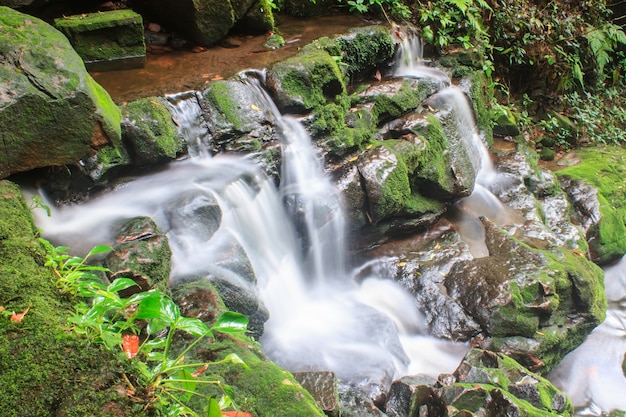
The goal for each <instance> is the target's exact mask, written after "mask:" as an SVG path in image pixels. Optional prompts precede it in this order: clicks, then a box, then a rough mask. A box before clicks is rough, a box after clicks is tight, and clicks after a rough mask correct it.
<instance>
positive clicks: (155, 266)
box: [103, 217, 172, 291]
mask: <svg viewBox="0 0 626 417" xmlns="http://www.w3.org/2000/svg"><path fill="white" fill-rule="evenodd" d="M115 242H116V244H115V246H114V247H113V251H112V252H111V253H109V255H107V257H106V258H105V259H104V261H103V264H104V266H105V267H107V268H109V269H110V270H111V272H110V274H109V278H110V279H111V280H113V279H116V278H122V277H124V278H131V279H133V280H134V281H135V282H137V284H138V285H139V287H140V288H141V291H148V290H149V289H151V288H154V287H160V288H166V287H167V285H168V281H169V278H170V272H171V257H172V250H171V249H170V246H169V241H168V239H167V236H165V234H164V233H163V232H161V231H160V230H159V228H158V226H157V225H156V223H155V222H154V220H152V219H151V218H149V217H135V218H133V219H130V220H129V221H127V222H126V223H124V224H123V225H121V227H120V228H119V230H118V231H117V233H116V236H115Z"/></svg>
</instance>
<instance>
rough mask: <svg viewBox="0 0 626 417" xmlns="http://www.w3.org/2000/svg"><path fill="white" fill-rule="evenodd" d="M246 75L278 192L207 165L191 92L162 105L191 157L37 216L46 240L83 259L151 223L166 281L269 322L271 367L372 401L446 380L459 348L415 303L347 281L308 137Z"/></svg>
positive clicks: (256, 173)
mask: <svg viewBox="0 0 626 417" xmlns="http://www.w3.org/2000/svg"><path fill="white" fill-rule="evenodd" d="M248 75H249V74H248ZM248 75H247V74H241V77H240V81H242V82H243V83H244V84H246V85H248V86H249V88H251V89H253V90H254V95H255V97H258V107H263V109H264V111H266V112H269V113H271V114H272V115H273V118H274V119H275V120H273V121H272V122H273V123H274V124H275V127H276V131H277V132H278V133H279V136H281V142H282V149H283V150H282V154H283V164H282V175H281V181H280V182H281V183H280V187H279V189H278V190H277V189H276V187H275V186H274V184H273V182H272V181H271V180H269V179H268V178H267V177H266V176H265V174H264V173H263V172H262V171H261V170H260V169H259V168H258V167H256V166H254V165H253V164H252V163H251V162H250V161H248V160H246V159H245V158H238V157H237V158H236V157H228V156H223V155H217V156H214V157H211V158H208V156H210V151H209V150H208V149H207V148H208V147H209V143H208V141H209V140H210V135H209V134H208V132H206V131H205V130H204V129H203V126H204V121H203V118H202V117H201V114H200V111H199V107H198V103H197V97H196V94H195V93H183V94H181V95H177V96H171V97H168V100H169V102H170V107H171V109H172V112H173V114H174V115H175V117H176V118H177V122H178V124H179V130H180V132H181V133H183V134H186V135H188V136H187V137H186V138H187V140H188V146H189V149H190V156H191V158H190V159H187V160H182V161H176V162H174V163H172V164H170V165H169V166H168V167H167V168H165V169H164V170H163V171H162V172H160V173H156V174H152V175H150V176H148V177H143V178H138V179H135V180H134V181H131V182H128V183H126V184H124V185H122V186H120V187H118V188H117V189H116V190H114V191H112V192H110V193H107V194H105V195H102V196H101V197H98V198H95V199H92V200H91V201H88V202H86V203H84V204H81V205H78V206H71V207H63V208H59V209H56V210H54V213H53V215H52V217H51V218H39V219H38V224H39V225H40V226H41V227H42V228H43V230H45V236H46V237H47V238H49V239H50V240H52V241H53V242H55V243H59V244H64V245H69V246H70V247H72V248H73V249H75V250H76V251H77V252H79V253H83V254H84V253H85V252H86V251H87V250H88V249H89V248H90V247H92V246H93V245H95V244H99V243H110V242H111V241H112V234H113V231H114V230H113V229H114V227H115V225H116V224H117V222H119V221H120V220H124V219H128V218H131V217H135V216H150V217H152V218H153V219H154V220H155V221H156V222H157V224H158V225H159V228H160V229H161V230H163V231H164V232H166V234H167V236H168V238H169V241H170V245H171V247H172V251H173V271H172V282H173V283H175V282H177V280H181V279H182V280H185V279H188V278H189V277H198V276H207V277H208V276H209V275H218V276H220V277H222V278H223V279H226V280H229V281H231V282H232V283H233V285H236V286H238V287H240V288H245V289H246V290H247V291H251V292H252V293H256V294H258V296H259V297H260V299H261V301H262V303H263V304H264V305H265V306H266V307H267V309H268V310H269V313H270V318H269V320H268V321H267V322H266V323H265V331H264V334H263V336H262V338H261V340H260V341H261V343H262V345H263V347H264V350H265V351H266V353H267V354H268V356H269V357H270V358H271V359H273V360H274V361H275V362H277V363H278V364H279V365H282V366H283V367H285V368H287V369H289V370H291V371H294V372H295V371H301V370H333V371H334V372H335V373H336V374H337V375H338V377H339V378H340V379H341V380H342V381H344V382H347V383H351V384H357V385H360V386H361V387H362V388H363V389H364V390H365V391H367V393H368V394H370V395H372V396H373V395H376V394H377V393H380V392H383V391H384V390H386V389H387V388H388V386H389V384H390V383H391V381H392V380H393V378H396V377H399V376H401V375H405V374H407V373H417V372H428V373H431V374H433V375H437V374H439V373H441V372H450V371H452V370H453V369H454V368H455V367H456V365H457V364H458V361H459V360H460V358H461V357H462V355H463V354H464V351H465V348H462V349H461V351H459V350H458V349H456V350H452V351H451V350H449V349H447V347H448V346H450V344H449V343H448V342H445V341H440V340H437V339H434V338H432V337H430V336H428V335H426V334H425V330H424V324H423V318H422V317H421V316H420V313H419V311H418V306H417V305H416V302H415V300H414V299H413V298H412V297H410V296H409V295H408V294H407V293H406V292H405V291H404V290H403V289H402V288H401V287H400V286H399V285H398V284H396V283H394V282H393V281H391V280H383V279H380V278H379V277H377V276H369V277H363V276H362V275H361V276H360V277H359V278H360V281H359V282H357V281H356V280H355V279H354V276H355V274H356V273H357V272H358V270H357V271H349V270H348V268H347V266H346V259H345V253H346V248H345V247H344V246H345V243H344V240H345V239H344V235H345V231H344V228H345V227H344V217H343V212H342V208H341V199H340V196H339V194H338V192H337V190H336V188H335V187H334V186H333V185H332V184H331V183H330V181H329V179H328V178H327V177H326V176H325V175H324V172H323V167H322V163H321V160H320V158H319V156H318V154H317V152H316V151H315V148H314V147H313V146H312V145H311V143H310V138H309V136H308V134H307V133H306V131H305V130H304V128H303V126H302V125H301V124H300V123H299V122H298V121H297V120H296V119H293V118H290V117H283V116H282V115H280V114H279V113H278V111H277V110H276V108H275V105H274V104H273V102H272V101H271V100H270V99H269V97H268V96H267V94H266V93H265V91H264V90H263V89H262V88H260V81H262V74H254V75H255V76H253V77H251V76H248ZM95 231H98V232H100V233H95ZM239 250H241V251H242V252H244V253H245V258H246V259H247V261H248V262H249V263H250V265H251V266H252V268H253V270H254V279H252V280H251V279H250V277H244V276H241V275H240V274H239V272H238V271H237V270H234V269H230V268H228V267H225V266H224V262H222V261H223V259H224V257H225V254H232V253H234V252H237V251H239ZM407 353H409V355H410V356H408V355H407Z"/></svg>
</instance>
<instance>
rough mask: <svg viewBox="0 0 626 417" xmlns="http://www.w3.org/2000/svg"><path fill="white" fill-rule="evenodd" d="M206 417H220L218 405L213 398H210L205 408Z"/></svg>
mask: <svg viewBox="0 0 626 417" xmlns="http://www.w3.org/2000/svg"><path fill="white" fill-rule="evenodd" d="M206 417H222V413H221V410H220V404H219V403H218V402H217V400H216V399H215V398H211V399H210V400H209V405H208V406H207V409H206Z"/></svg>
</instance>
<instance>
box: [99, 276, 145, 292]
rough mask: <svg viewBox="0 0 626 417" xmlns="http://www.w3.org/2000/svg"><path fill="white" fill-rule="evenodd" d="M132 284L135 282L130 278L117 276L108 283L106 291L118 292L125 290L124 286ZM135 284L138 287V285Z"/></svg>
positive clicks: (128, 286) (127, 286)
mask: <svg viewBox="0 0 626 417" xmlns="http://www.w3.org/2000/svg"><path fill="white" fill-rule="evenodd" d="M134 285H137V283H136V282H135V281H133V280H132V279H130V278H118V279H116V280H115V281H113V282H112V283H111V284H109V286H108V287H107V291H109V292H118V291H122V290H125V289H126V288H130V287H132V286H134ZM137 286H138V287H139V285H137Z"/></svg>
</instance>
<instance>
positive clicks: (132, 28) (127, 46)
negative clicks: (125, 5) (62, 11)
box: [55, 9, 146, 62]
mask: <svg viewBox="0 0 626 417" xmlns="http://www.w3.org/2000/svg"><path fill="white" fill-rule="evenodd" d="M55 26H56V27H57V28H58V29H59V30H60V31H61V32H63V33H64V34H65V35H66V36H67V37H68V39H69V40H70V42H71V43H72V45H73V46H74V49H76V52H78V54H79V55H80V56H81V57H82V58H83V59H84V60H85V61H87V62H90V61H102V60H104V61H108V60H115V59H121V58H127V57H138V56H145V55H146V45H145V41H144V36H143V21H142V18H141V15H139V14H137V13H135V12H134V11H132V10H130V9H126V10H113V11H109V12H102V13H89V14H84V15H77V16H68V17H63V18H59V19H56V20H55Z"/></svg>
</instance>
